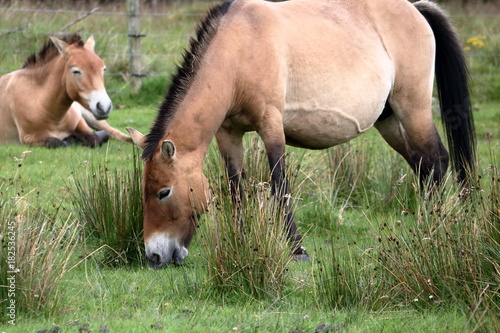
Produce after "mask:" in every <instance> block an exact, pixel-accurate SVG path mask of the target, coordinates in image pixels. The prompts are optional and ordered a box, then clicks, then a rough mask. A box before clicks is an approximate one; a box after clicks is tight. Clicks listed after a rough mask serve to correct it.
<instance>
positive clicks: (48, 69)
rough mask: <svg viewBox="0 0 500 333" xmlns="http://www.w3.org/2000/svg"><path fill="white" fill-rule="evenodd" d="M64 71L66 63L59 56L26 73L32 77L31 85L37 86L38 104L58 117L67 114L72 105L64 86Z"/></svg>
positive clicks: (35, 89)
mask: <svg viewBox="0 0 500 333" xmlns="http://www.w3.org/2000/svg"><path fill="white" fill-rule="evenodd" d="M64 71H65V61H64V59H63V58H62V57H61V56H59V57H57V58H56V59H54V60H52V61H51V62H50V63H48V64H45V65H44V66H42V67H40V68H35V69H30V70H28V71H27V72H26V75H27V76H30V80H29V81H30V82H31V84H33V85H35V87H33V88H34V89H33V91H35V92H36V94H37V99H36V100H37V101H38V103H39V104H40V105H41V106H43V107H44V108H45V109H46V110H48V111H50V113H51V114H53V115H55V114H57V116H59V114H60V113H64V112H66V111H67V110H68V109H69V107H70V106H71V103H72V101H71V99H70V98H69V96H68V94H67V93H66V87H65V86H64V85H63V82H64V80H63V79H62V76H63V75H64Z"/></svg>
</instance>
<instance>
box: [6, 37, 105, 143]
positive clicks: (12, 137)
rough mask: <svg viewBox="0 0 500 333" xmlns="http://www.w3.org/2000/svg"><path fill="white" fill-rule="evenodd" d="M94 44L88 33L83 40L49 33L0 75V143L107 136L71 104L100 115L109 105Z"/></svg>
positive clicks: (98, 139)
mask: <svg viewBox="0 0 500 333" xmlns="http://www.w3.org/2000/svg"><path fill="white" fill-rule="evenodd" d="M94 45H95V41H94V37H93V36H91V37H90V38H89V39H88V40H87V42H85V43H84V42H83V41H82V39H81V38H80V36H79V35H78V34H71V35H67V36H65V37H63V38H62V39H58V38H55V37H50V41H49V42H48V43H47V44H46V45H45V46H44V47H43V48H42V49H41V50H40V52H39V53H38V54H34V55H32V56H30V57H29V58H28V59H27V60H26V62H25V63H24V65H23V67H22V68H21V69H19V70H17V71H14V72H12V73H9V74H6V75H4V76H2V77H1V78H0V101H1V102H0V144H6V143H25V144H29V145H31V146H47V147H60V146H67V145H68V143H69V142H70V141H71V140H73V139H74V138H76V139H78V140H80V141H82V142H83V144H85V145H88V146H91V147H94V146H96V145H100V144H101V143H102V142H104V141H107V140H108V138H109V135H108V133H107V132H105V131H98V132H94V131H92V129H91V128H90V127H89V126H88V125H87V123H86V122H85V120H84V119H83V118H82V116H81V113H79V112H78V111H77V110H75V109H74V108H71V104H72V103H73V101H76V102H78V103H80V104H82V105H83V106H84V107H85V108H87V109H89V110H90V111H92V114H93V115H94V116H95V118H96V119H106V118H107V117H108V115H109V113H110V111H111V109H112V107H113V105H112V103H111V99H110V98H109V96H108V94H107V93H106V89H105V88H104V71H105V70H106V66H105V65H104V62H103V61H102V59H101V58H99V57H98V56H97V55H96V54H95V52H94ZM70 139H71V140H70Z"/></svg>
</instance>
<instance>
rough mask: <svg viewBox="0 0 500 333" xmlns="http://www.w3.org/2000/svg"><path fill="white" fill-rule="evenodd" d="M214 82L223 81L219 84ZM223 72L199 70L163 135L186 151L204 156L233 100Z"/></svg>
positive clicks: (231, 91)
mask: <svg viewBox="0 0 500 333" xmlns="http://www.w3.org/2000/svg"><path fill="white" fill-rule="evenodd" d="M217 82H223V84H222V86H220V85H219V84H217ZM231 82H232V81H231V80H230V78H229V77H227V76H225V75H224V73H208V71H205V72H204V73H199V74H198V75H197V79H195V81H194V82H193V84H192V85H191V87H190V89H189V91H188V93H187V94H186V96H185V98H184V99H183V100H182V102H180V103H179V107H178V109H177V112H176V113H175V115H174V116H173V118H172V120H171V122H170V124H169V126H168V130H167V135H166V138H168V139H169V140H172V141H173V142H174V143H175V144H176V146H177V147H180V148H181V149H183V150H184V151H187V152H194V151H197V152H199V153H200V154H201V155H202V156H204V155H205V154H206V152H207V149H208V146H209V145H210V142H211V141H212V139H213V138H214V137H215V133H216V132H217V130H218V129H219V128H220V126H221V124H222V122H223V121H224V119H225V118H226V116H227V114H228V111H229V110H230V109H231V107H232V103H233V101H234V98H233V97H234V96H233V95H232V94H233V91H234V89H231V88H229V87H228V86H230V85H231V84H232V83H231Z"/></svg>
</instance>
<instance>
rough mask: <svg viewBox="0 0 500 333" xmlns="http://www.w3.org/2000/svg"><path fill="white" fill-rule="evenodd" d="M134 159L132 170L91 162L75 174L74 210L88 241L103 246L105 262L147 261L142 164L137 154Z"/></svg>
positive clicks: (101, 247)
mask: <svg viewBox="0 0 500 333" xmlns="http://www.w3.org/2000/svg"><path fill="white" fill-rule="evenodd" d="M134 151H135V150H134ZM132 160H133V167H132V169H127V168H124V169H114V170H110V169H108V167H107V166H106V164H104V165H103V166H102V165H99V166H93V165H91V166H89V167H88V169H87V170H86V172H84V173H75V175H74V180H73V181H74V189H75V191H74V192H73V205H74V208H75V212H76V214H77V217H78V219H79V220H80V221H81V223H82V225H83V226H84V230H85V235H86V237H87V242H88V243H89V244H92V243H95V245H96V247H97V248H100V249H102V251H101V254H103V263H104V264H116V263H130V262H132V263H139V264H142V263H143V261H144V257H145V255H144V249H143V248H144V246H143V239H142V220H143V214H142V201H141V197H142V196H141V174H142V167H141V165H140V160H139V158H138V157H137V156H135V154H134V158H133V159H132Z"/></svg>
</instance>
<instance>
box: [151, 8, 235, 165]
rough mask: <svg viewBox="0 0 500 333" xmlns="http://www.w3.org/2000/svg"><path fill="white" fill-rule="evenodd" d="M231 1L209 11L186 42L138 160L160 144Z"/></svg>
mask: <svg viewBox="0 0 500 333" xmlns="http://www.w3.org/2000/svg"><path fill="white" fill-rule="evenodd" d="M232 2H233V1H232V0H231V1H226V2H224V3H222V4H220V5H217V6H215V7H213V8H212V9H211V10H210V11H209V12H208V14H207V16H206V17H205V18H204V19H203V20H202V22H201V23H200V24H199V25H198V28H197V29H196V36H195V37H193V38H191V40H190V42H189V50H186V51H185V52H184V58H183V61H182V65H181V66H177V74H175V75H174V76H173V77H172V83H171V85H170V88H169V90H168V93H167V95H166V97H165V99H164V100H163V103H162V104H161V106H160V108H159V111H158V115H157V116H156V121H155V123H154V124H153V126H152V127H151V130H150V133H149V134H148V135H146V146H145V148H144V151H143V153H142V158H143V159H145V160H149V159H151V158H152V157H153V154H154V152H155V151H156V148H157V147H158V144H159V142H160V140H162V139H163V137H164V136H165V133H166V130H167V126H168V123H169V122H170V120H171V119H172V116H173V115H174V114H175V112H176V111H177V108H178V106H179V103H180V102H181V101H182V100H183V99H184V97H185V96H186V94H187V92H188V90H189V87H190V86H191V84H192V82H193V80H194V78H195V75H196V72H197V71H198V69H199V67H200V64H201V59H202V58H203V55H204V54H205V52H206V50H207V49H208V46H209V45H210V42H211V41H212V39H213V37H214V36H215V34H216V33H217V29H218V27H219V23H220V20H221V18H222V17H223V16H224V15H225V14H226V13H227V11H228V10H229V7H230V5H231V3H232Z"/></svg>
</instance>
